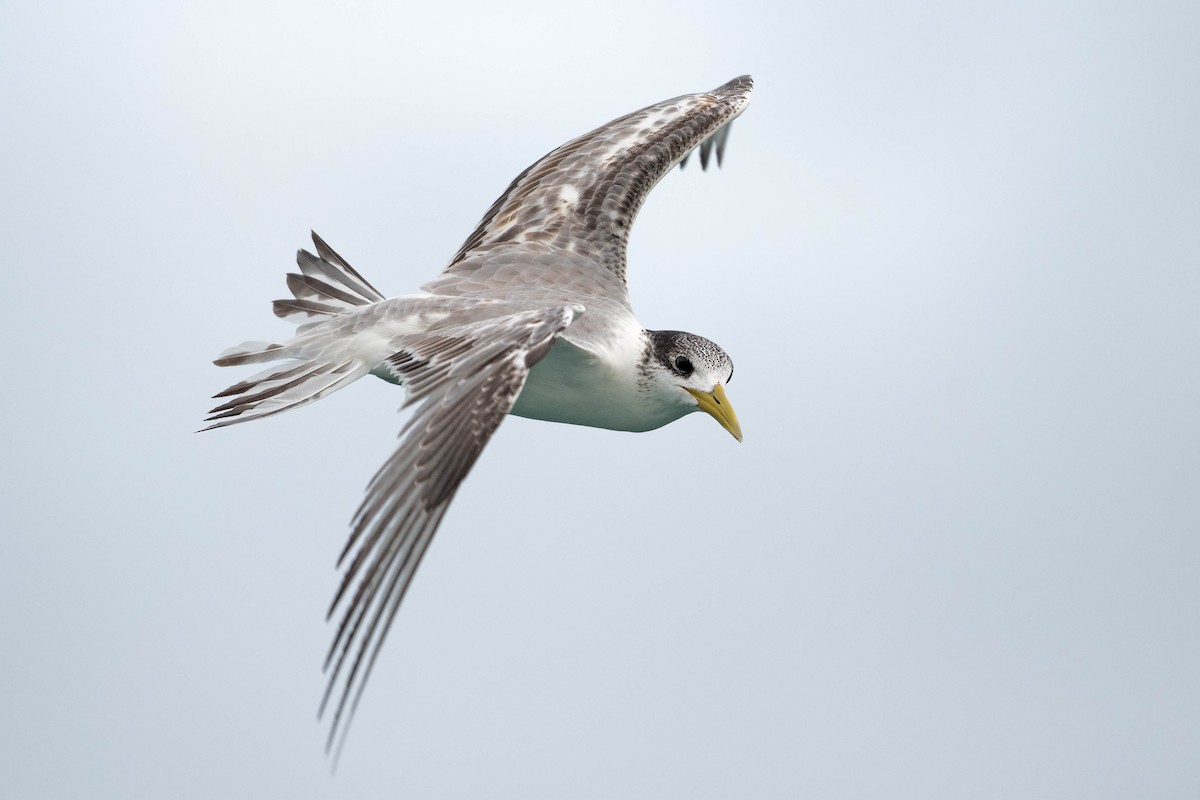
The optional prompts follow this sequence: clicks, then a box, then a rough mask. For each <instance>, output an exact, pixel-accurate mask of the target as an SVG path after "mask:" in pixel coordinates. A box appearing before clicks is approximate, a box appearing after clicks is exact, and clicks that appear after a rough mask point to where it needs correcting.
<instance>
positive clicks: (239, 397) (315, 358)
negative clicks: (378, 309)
mask: <svg viewBox="0 0 1200 800" xmlns="http://www.w3.org/2000/svg"><path fill="white" fill-rule="evenodd" d="M312 239H313V244H314V245H316V249H317V254H316V255H313V254H312V253H310V252H308V251H307V250H300V251H299V252H298V253H297V254H296V263H297V264H298V265H299V267H300V274H297V273H294V272H293V273H289V274H288V276H287V285H288V288H289V289H291V290H292V298H291V299H289V300H276V301H275V303H274V310H275V315H276V316H277V317H281V318H283V319H285V320H288V321H289V322H294V323H296V324H297V325H299V326H300V327H299V328H298V329H297V331H296V336H294V337H293V338H292V339H290V340H288V341H287V342H284V343H283V344H278V343H273V342H244V343H242V344H240V345H238V346H237V347H231V348H230V349H228V350H226V351H225V352H223V353H221V355H220V357H219V358H217V359H216V360H215V361H214V362H213V363H214V364H216V365H217V366H219V367H232V366H238V365H241V364H257V363H261V362H267V361H289V362H291V363H288V364H285V365H277V366H274V367H271V368H270V369H267V370H265V371H263V372H260V373H258V374H257V375H254V376H253V377H251V378H249V379H247V380H244V381H241V382H239V383H235V384H234V385H233V386H230V387H229V388H228V389H226V390H225V391H223V392H219V393H217V394H215V395H213V397H214V398H228V399H227V400H225V402H223V403H221V404H220V405H219V406H217V407H216V408H214V409H212V410H211V411H210V412H209V416H208V418H207V419H205V422H210V423H212V424H211V425H209V426H208V427H207V428H205V429H204V430H211V429H212V428H221V427H224V426H226V425H233V424H234V423H237V422H246V421H248V420H252V419H258V418H259V417H265V416H269V415H271V414H278V413H279V412H280V411H286V410H288V409H289V408H298V407H299V406H302V405H307V404H308V403H311V402H313V401H314V400H319V399H320V398H322V397H324V396H325V395H327V394H329V393H331V392H334V391H337V390H338V389H340V388H342V387H343V386H345V385H346V384H348V383H352V382H353V381H355V380H357V379H358V378H361V377H362V376H363V375H366V374H367V373H368V372H370V371H371V369H372V368H373V367H375V364H368V363H367V362H366V361H364V360H363V359H361V358H358V357H356V356H355V355H354V354H353V353H352V352H351V350H350V348H348V347H345V346H341V347H339V346H337V345H336V342H331V341H330V337H329V336H326V335H322V332H321V331H320V330H318V327H319V326H320V325H321V324H322V323H325V322H328V321H329V320H331V319H333V318H335V317H337V316H339V315H341V314H344V313H346V312H349V311H354V310H357V309H360V308H362V307H363V306H369V305H371V304H373V303H378V302H379V301H381V300H383V299H384V297H383V295H382V294H380V293H379V291H378V290H377V289H376V288H375V287H374V286H372V285H371V284H370V283H368V282H367V280H366V279H365V278H363V276H361V275H359V274H358V272H357V271H356V270H355V269H354V267H352V266H350V265H349V264H347V263H346V261H345V259H343V258H342V257H341V256H339V255H338V254H337V253H335V252H334V250H333V248H331V247H330V246H329V245H327V244H325V241H324V240H323V239H321V237H320V236H317V234H316V233H313V235H312Z"/></svg>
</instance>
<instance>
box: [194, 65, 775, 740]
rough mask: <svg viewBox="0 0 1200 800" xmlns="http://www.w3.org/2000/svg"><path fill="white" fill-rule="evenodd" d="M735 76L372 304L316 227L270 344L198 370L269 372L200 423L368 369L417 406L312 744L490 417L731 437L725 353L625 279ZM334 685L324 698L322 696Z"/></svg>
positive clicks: (682, 103)
mask: <svg viewBox="0 0 1200 800" xmlns="http://www.w3.org/2000/svg"><path fill="white" fill-rule="evenodd" d="M752 86H753V83H752V81H751V79H750V77H749V76H743V77H740V78H735V79H734V80H732V81H730V82H729V83H726V84H725V85H723V86H720V87H718V88H717V89H714V90H713V91H711V92H705V93H701V94H690V95H684V96H682V97H676V98H674V99H672V100H666V101H664V102H661V103H657V104H655V105H652V106H648V107H646V108H643V109H641V110H639V111H634V112H633V113H631V114H626V115H625V116H623V117H620V118H618V119H615V120H613V121H612V122H609V123H608V124H606V125H602V126H600V127H599V128H596V129H595V130H593V131H591V132H590V133H585V134H584V135H583V136H580V137H579V138H577V139H573V140H572V141H570V142H567V143H566V144H564V145H563V146H561V147H559V148H558V149H556V150H553V151H551V152H550V153H549V154H547V155H546V156H545V157H543V158H542V159H540V160H539V161H537V162H535V163H534V164H532V165H531V166H530V167H529V168H528V169H526V170H525V171H524V172H522V173H521V174H520V175H518V176H517V178H516V180H514V181H513V182H512V184H511V185H510V186H509V187H508V189H506V190H505V191H504V194H502V195H500V197H499V199H497V200H496V202H495V203H493V204H492V207H491V208H490V209H488V212H487V213H486V214H485V215H484V217H483V220H482V221H481V222H480V223H479V225H478V227H476V228H475V230H474V232H472V233H471V235H470V236H468V237H467V240H466V242H464V243H463V245H462V247H461V248H459V250H458V252H457V253H455V254H454V257H453V258H452V259H450V263H449V265H448V266H447V267H446V268H445V269H444V270H443V271H442V274H441V275H439V276H438V277H437V278H435V279H434V280H432V281H431V282H429V283H427V284H425V285H424V286H423V287H421V289H420V291H417V292H414V293H412V294H405V295H400V296H399V297H393V298H391V299H388V298H385V297H384V296H383V295H382V294H380V293H379V292H378V291H376V289H375V287H373V286H372V285H371V284H370V283H368V282H367V280H366V279H365V278H363V277H362V276H361V275H360V274H359V273H358V272H357V271H356V270H355V269H354V268H353V267H351V266H350V265H349V264H348V263H346V261H345V259H343V258H342V257H341V256H339V255H338V254H337V253H335V252H334V251H333V249H332V248H330V247H329V245H327V244H326V243H325V242H324V241H323V240H322V239H321V238H320V237H319V236H317V235H316V234H315V233H314V234H313V237H312V238H313V244H314V245H315V250H316V253H315V254H314V253H310V252H308V251H306V250H301V251H300V252H299V253H298V255H297V259H296V260H297V263H298V265H299V267H300V271H299V273H291V274H289V275H288V276H287V285H288V288H289V289H290V290H291V292H292V295H293V296H292V297H291V298H289V299H286V300H276V301H275V303H274V310H275V314H276V316H279V317H281V318H283V319H285V320H288V321H292V322H295V323H296V324H298V325H299V327H298V328H297V330H296V334H295V336H293V337H292V338H291V339H288V340H286V341H284V342H282V343H268V342H246V343H244V344H242V345H239V346H238V347H234V348H231V349H229V350H226V351H225V352H224V353H222V354H221V356H220V357H219V358H217V359H216V361H215V362H214V363H216V364H217V365H218V366H222V367H229V366H238V365H242V364H257V363H261V362H276V361H282V362H284V363H283V364H276V365H275V366H273V367H271V368H269V369H267V370H265V371H264V372H261V373H259V374H257V375H254V376H253V377H251V378H249V379H247V380H244V381H241V382H239V383H235V384H234V385H233V386H230V387H229V388H228V389H226V390H225V391H223V392H220V393H219V394H217V395H215V397H216V398H220V399H221V404H220V405H218V406H217V407H216V408H214V409H213V410H212V411H211V412H209V413H210V416H209V417H208V418H207V419H206V420H205V421H206V422H209V423H211V425H210V426H209V427H208V428H205V430H210V429H212V428H219V427H223V426H226V425H232V424H234V423H238V422H247V421H249V420H252V419H258V418H260V417H265V416H269V415H271V414H276V413H278V412H280V411H286V410H288V409H291V408H297V407H299V406H303V405H307V404H308V403H311V402H313V401H315V400H319V399H320V398H322V397H324V396H326V395H328V394H330V393H332V392H334V391H336V390H338V389H341V388H342V387H343V386H346V385H347V384H350V383H352V382H353V381H355V380H357V379H359V378H361V377H363V376H364V375H367V374H371V375H375V376H376V377H379V378H382V379H384V380H385V381H389V382H391V383H394V384H397V385H400V386H402V387H403V388H404V390H405V392H406V398H405V403H404V405H405V406H406V407H408V406H414V407H415V411H414V412H413V414H412V416H411V418H410V419H409V420H408V422H407V423H406V424H405V425H404V428H403V430H402V432H401V442H400V445H399V447H398V449H397V450H396V451H395V453H393V454H392V456H391V457H390V458H389V459H388V460H387V461H386V462H385V463H384V465H383V466H382V467H381V468H380V469H379V471H378V472H377V473H376V474H375V477H374V478H372V479H371V482H370V484H369V485H368V487H367V493H366V497H365V498H364V499H363V501H362V504H361V505H360V506H359V508H358V511H357V513H356V514H355V515H354V518H353V520H352V522H351V531H350V536H349V539H348V540H347V542H346V545H345V547H344V548H343V550H342V553H341V556H340V557H339V560H338V565H339V567H340V568H341V569H342V570H343V574H342V579H341V583H340V585H339V586H338V589H337V592H336V594H335V595H334V598H333V602H332V603H331V605H330V607H329V614H328V616H329V617H330V618H332V617H333V616H334V615H335V614H340V620H339V622H338V625H337V632H336V634H335V635H334V639H333V643H332V644H331V646H330V648H329V652H328V655H327V656H326V660H325V670H326V672H327V673H328V685H327V688H326V690H325V695H324V697H323V698H322V701H321V713H322V715H323V714H324V713H325V711H326V709H327V707H328V706H329V705H330V699H331V697H333V696H335V695H336V697H337V700H336V703H334V704H333V706H332V707H333V718H332V722H331V725H330V730H329V738H328V740H327V748H331V747H332V746H333V745H334V743H335V741H336V740H337V739H338V737H339V734H340V736H341V738H342V740H343V741H344V736H345V731H346V729H347V727H348V725H349V722H350V719H351V717H352V716H353V714H354V709H355V708H356V706H357V705H358V701H359V698H360V697H361V694H362V690H363V687H364V686H365V685H366V681H367V678H368V676H369V675H370V672H371V669H372V667H373V665H374V663H375V659H376V657H377V656H378V654H379V649H380V647H381V645H382V644H383V640H384V638H385V637H386V635H387V631H388V628H389V626H390V625H391V623H392V619H393V617H394V616H395V614H396V610H397V608H398V607H399V605H400V601H401V600H402V599H403V597H404V593H405V591H406V590H407V589H408V586H409V584H410V582H411V581H412V578H413V574H414V573H415V572H416V569H417V565H418V564H419V563H420V561H421V558H422V556H423V555H424V554H425V551H426V549H427V548H428V547H429V543H430V540H431V539H432V538H433V535H434V533H435V532H436V531H437V528H438V525H439V524H440V523H441V521H442V517H443V515H444V514H445V513H446V509H447V507H448V506H449V505H450V501H451V500H452V499H453V498H454V494H455V492H457V491H458V487H459V485H460V484H461V483H462V481H463V479H464V478H465V477H466V476H467V473H468V472H469V471H470V469H471V466H472V465H473V464H474V463H475V460H476V459H477V458H478V457H479V454H480V452H481V451H482V450H483V447H484V445H485V444H487V441H488V439H489V438H490V437H491V436H492V434H493V433H494V432H495V430H496V428H497V427H498V426H499V425H500V423H501V422H502V421H503V420H504V416H505V415H506V414H516V415H518V416H522V417H530V418H533V419H541V420H547V421H550V422H567V423H572V424H575V425H590V426H593V427H598V428H610V429H613V430H622V431H648V430H652V429H654V428H659V427H661V426H663V425H666V424H667V423H669V422H673V421H674V420H677V419H679V418H680V417H683V416H684V415H686V414H690V413H691V412H693V411H703V412H705V413H707V414H710V415H711V416H712V417H713V418H715V419H716V421H717V422H718V423H720V425H721V427H723V428H725V430H727V431H729V433H731V434H733V436H734V437H735V438H736V439H737V440H738V441H741V439H742V429H741V426H740V425H739V424H738V419H737V416H736V415H735V414H734V412H733V407H732V406H730V404H729V400H728V399H727V398H726V396H725V384H726V383H728V382H729V380H730V378H732V377H733V362H732V361H731V360H730V358H729V356H728V355H726V354H725V351H724V350H722V349H721V348H720V347H718V346H717V345H716V344H714V343H713V342H711V341H709V340H708V339H705V338H704V337H702V336H697V335H695V334H691V333H684V332H681V331H651V330H646V329H645V328H643V327H642V325H641V323H639V322H638V321H637V319H636V317H634V314H633V309H632V306H631V304H630V299H629V290H628V287H627V286H626V282H625V257H626V249H627V244H628V241H629V229H630V227H632V225H633V221H634V218H635V217H636V215H637V213H638V210H639V209H640V208H641V206H642V203H643V202H644V201H645V199H646V195H647V194H648V193H649V192H650V190H651V189H652V188H653V187H654V185H655V184H656V183H658V181H659V180H661V179H662V177H663V176H664V175H666V174H667V172H669V171H670V170H671V169H672V168H673V167H674V166H675V165H676V164H681V165H683V164H686V162H687V159H688V156H689V155H690V154H691V153H692V152H693V151H695V150H699V156H700V163H701V166H702V167H703V168H707V166H708V163H709V161H710V158H711V156H713V155H714V154H715V156H716V160H717V163H718V164H719V163H720V161H721V158H722V156H723V154H724V150H725V142H726V139H727V137H728V134H729V126H730V123H731V122H732V121H733V119H734V118H735V117H737V116H738V115H739V114H740V113H741V112H742V111H743V109H745V107H746V104H747V103H749V101H750V93H751V89H752ZM335 690H336V691H335Z"/></svg>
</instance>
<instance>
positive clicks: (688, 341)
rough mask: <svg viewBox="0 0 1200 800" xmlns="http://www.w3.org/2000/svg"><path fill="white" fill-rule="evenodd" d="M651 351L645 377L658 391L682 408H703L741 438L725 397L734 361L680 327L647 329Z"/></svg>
mask: <svg viewBox="0 0 1200 800" xmlns="http://www.w3.org/2000/svg"><path fill="white" fill-rule="evenodd" d="M646 333H647V334H648V335H649V344H650V353H649V356H650V357H649V358H648V359H647V361H648V364H649V367H650V368H649V370H648V373H649V375H648V377H649V378H650V380H652V381H653V382H654V383H655V384H656V385H657V387H658V388H659V390H660V392H661V393H663V394H665V395H666V396H667V397H670V398H672V399H673V400H674V401H675V402H677V403H678V404H679V405H680V406H682V407H683V408H682V409H681V410H682V413H683V414H687V413H691V412H692V411H703V412H704V413H706V414H709V415H711V416H712V417H713V419H715V420H716V421H717V422H719V423H720V424H721V427H722V428H724V429H725V430H727V431H729V432H730V433H731V434H733V438H735V439H737V440H738V441H739V442H740V441H742V426H741V425H739V424H738V418H737V414H735V413H734V412H733V406H731V405H730V404H729V400H728V399H727V398H726V397H725V384H727V383H729V381H730V379H732V378H733V361H732V360H731V359H730V358H729V356H728V354H726V352H725V351H724V350H722V349H721V348H720V347H718V346H717V345H716V343H715V342H711V341H709V340H708V339H705V338H704V337H703V336H697V335H695V334H694V333H684V332H683V331H647V332H646ZM681 416H682V414H681Z"/></svg>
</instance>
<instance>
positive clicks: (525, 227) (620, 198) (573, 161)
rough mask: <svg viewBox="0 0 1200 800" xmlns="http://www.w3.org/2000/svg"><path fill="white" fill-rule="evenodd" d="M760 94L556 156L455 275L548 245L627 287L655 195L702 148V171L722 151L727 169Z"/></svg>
mask: <svg viewBox="0 0 1200 800" xmlns="http://www.w3.org/2000/svg"><path fill="white" fill-rule="evenodd" d="M752 87H753V81H751V79H750V76H748V75H743V76H742V77H740V78H735V79H734V80H732V81H730V82H729V83H726V84H725V85H724V86H721V87H719V88H717V89H714V90H713V91H711V92H706V93H703V94H690V95H684V96H682V97H676V98H675V99H673V100H666V101H664V102H662V103H657V104H655V105H652V106H649V107H647V108H643V109H642V110H640V111H635V112H633V113H632V114H626V115H625V116H623V117H621V118H619V119H615V120H613V121H612V122H610V123H608V124H607V125H602V126H600V127H599V128H596V129H595V130H594V131H592V132H590V133H586V134H584V135H583V136H580V137H579V138H578V139H574V140H572V141H570V142H568V143H566V144H564V145H563V146H562V147H559V148H558V149H557V150H554V151H553V152H551V153H549V154H547V155H546V156H545V157H543V158H542V159H541V160H539V161H538V162H536V163H535V164H533V165H531V166H530V167H529V168H528V169H526V170H525V171H524V172H522V173H521V174H520V175H519V176H517V179H516V180H515V181H513V182H512V184H511V185H510V186H509V187H508V189H507V190H506V191H505V192H504V194H502V195H501V196H500V197H499V199H497V200H496V202H495V203H493V204H492V207H491V209H489V210H488V212H487V214H485V215H484V217H483V220H482V221H481V222H480V223H479V226H478V227H477V228H476V229H475V231H474V233H472V234H471V235H470V236H469V237H467V240H466V242H464V243H463V246H462V247H461V248H460V249H459V251H458V252H457V253H456V254H455V256H454V258H453V259H451V261H450V264H449V266H447V267H446V271H447V272H450V271H454V270H456V269H470V265H471V263H472V260H471V259H470V258H469V257H470V256H472V255H474V254H476V253H479V252H480V251H484V250H487V249H489V248H493V247H496V246H499V245H505V244H512V243H522V242H542V243H548V244H552V245H555V246H557V247H561V248H563V249H567V250H571V251H574V252H577V253H580V254H583V255H587V256H589V257H590V258H592V259H593V260H595V261H597V262H599V263H600V264H601V265H602V266H603V267H604V268H606V269H609V270H612V271H613V272H614V273H615V274H616V275H618V276H619V277H620V278H621V279H622V280H624V279H625V250H626V245H627V244H628V241H629V229H630V227H632V225H633V220H634V218H635V217H636V216H637V212H638V210H639V209H640V208H641V207H642V203H643V202H644V201H645V199H646V195H647V194H649V192H650V190H651V189H652V188H654V185H655V184H657V183H658V181H659V180H660V179H662V177H663V176H664V175H666V174H667V172H669V171H670V170H671V168H672V167H674V166H675V165H676V164H678V163H680V162H681V161H684V160H686V158H687V156H688V154H689V153H691V152H692V150H694V149H696V148H697V147H699V148H700V160H701V164H702V166H705V167H707V165H708V157H709V154H710V152H711V151H712V150H713V149H714V148H715V150H716V156H717V161H718V163H719V162H720V160H721V157H722V155H723V153H724V147H725V139H726V137H727V135H728V131H729V124H730V122H732V121H733V119H734V118H735V117H736V116H737V115H738V114H740V113H741V112H742V110H743V109H744V108H745V107H746V104H747V103H749V102H750V92H751V89H752ZM464 261H465V262H466V263H465V264H464V263H463V262H464Z"/></svg>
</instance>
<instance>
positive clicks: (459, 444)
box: [321, 306, 582, 747]
mask: <svg viewBox="0 0 1200 800" xmlns="http://www.w3.org/2000/svg"><path fill="white" fill-rule="evenodd" d="M581 310H582V309H581V308H580V307H578V306H568V307H560V308H549V309H543V310H538V311H529V312H524V313H520V314H512V315H508V316H503V317H499V318H493V319H490V320H484V321H481V322H478V323H474V324H469V325H459V326H453V327H444V328H439V329H438V330H437V331H436V332H435V333H429V334H423V335H418V336H413V337H412V338H411V339H406V340H405V341H403V343H402V348H403V349H401V350H400V351H399V352H397V353H396V354H395V355H393V356H392V357H391V358H390V359H388V361H387V362H386V365H381V366H386V368H387V369H388V370H390V371H391V372H392V374H393V375H394V377H395V378H397V379H398V380H399V381H401V382H403V384H404V386H405V389H406V391H407V394H408V399H407V401H406V403H405V404H406V405H411V404H414V403H416V404H418V407H417V410H416V412H415V413H414V414H413V417H412V419H410V420H409V421H408V423H407V424H406V425H405V426H404V429H403V430H402V431H401V437H402V442H401V444H400V447H399V449H397V450H396V452H395V454H393V455H392V457H391V458H389V459H388V460H387V462H386V463H385V464H384V465H383V467H382V468H380V470H379V472H377V473H376V474H375V477H374V478H372V479H371V483H370V485H369V486H368V487H367V495H366V497H365V498H364V499H363V502H362V505H361V506H360V507H359V509H358V512H357V513H356V514H355V517H354V520H353V523H352V530H351V533H350V538H349V540H348V541H347V542H346V547H345V548H344V549H343V551H342V555H341V557H340V559H339V561H338V564H339V566H341V565H343V564H345V571H344V574H343V577H342V583H341V585H340V587H339V588H338V591H337V594H336V595H335V597H334V599H333V603H332V604H331V605H330V608H329V616H330V617H332V616H333V615H334V614H335V613H339V611H340V614H341V620H340V622H339V624H338V630H337V634H336V636H335V638H334V640H333V644H332V645H331V646H330V649H329V654H328V656H327V657H326V661H325V669H326V671H327V672H328V673H329V684H328V687H327V688H326V691H325V697H324V698H323V700H322V701H321V712H322V714H323V713H324V711H325V708H326V706H327V705H328V702H329V700H330V697H331V695H332V694H333V693H334V689H335V687H336V686H338V685H340V687H341V688H340V691H339V699H338V701H337V705H336V710H335V711H334V716H333V720H332V724H331V726H330V731H329V740H328V745H329V746H330V747H332V746H333V745H334V743H335V741H337V740H338V739H339V735H340V737H341V739H342V740H344V738H345V732H346V730H347V728H348V726H349V724H350V718H351V717H352V716H353V713H354V708H355V707H356V706H357V704H358V699H359V697H360V696H361V694H362V690H363V687H364V686H365V685H366V681H367V678H368V676H369V675H370V672H371V668H372V666H373V665H374V663H375V658H376V656H377V655H378V654H379V648H380V647H381V646H382V644H383V640H384V638H385V637H386V636H387V631H388V628H389V626H390V625H391V622H392V618H393V616H394V615H395V613H396V609H397V608H398V607H399V605H400V601H401V600H402V599H403V597H404V593H405V591H406V590H407V589H408V586H409V584H410V582H411V581H412V578H413V574H414V573H415V571H416V569H417V566H418V565H419V564H420V562H421V557H422V556H423V555H424V554H425V550H426V548H428V547H429V543H430V541H431V540H432V538H433V535H434V533H435V532H436V531H437V528H438V524H439V523H440V522H441V520H442V516H443V515H444V514H445V513H446V508H447V507H448V506H449V505H450V501H451V500H452V499H453V498H454V493H455V492H456V491H457V490H458V487H459V485H460V484H461V483H462V481H463V479H464V478H466V476H467V473H468V472H469V471H470V469H471V466H472V465H473V464H474V463H475V460H476V459H477V458H478V457H479V454H480V452H482V450H483V447H484V445H485V444H487V441H488V439H490V438H491V436H492V433H493V432H495V430H496V428H497V427H499V425H500V422H501V421H502V420H503V419H504V417H505V415H506V414H507V413H508V412H509V410H510V409H511V408H512V406H513V403H515V402H516V399H517V395H518V394H520V392H521V388H522V387H523V386H524V385H525V378H526V376H527V375H528V373H529V369H530V367H532V366H533V365H534V364H535V363H537V361H538V360H540V359H541V358H542V356H544V355H545V354H546V352H547V351H548V350H549V349H550V347H551V345H552V344H553V343H554V340H555V338H557V336H558V335H559V333H561V332H562V331H563V330H564V329H565V328H566V327H567V326H568V325H570V324H571V322H572V321H573V320H574V318H575V315H576V314H577V313H579V312H580V311H581Z"/></svg>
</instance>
